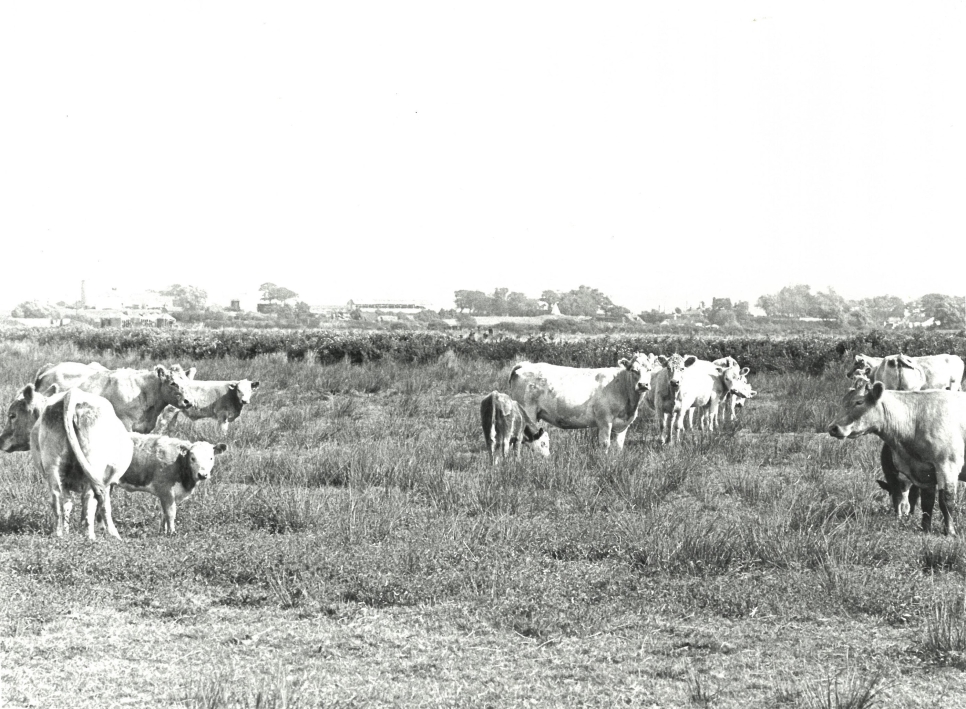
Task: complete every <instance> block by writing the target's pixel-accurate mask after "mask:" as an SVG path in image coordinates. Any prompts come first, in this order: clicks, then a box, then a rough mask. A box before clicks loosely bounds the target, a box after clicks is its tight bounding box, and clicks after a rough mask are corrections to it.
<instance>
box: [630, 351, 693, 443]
mask: <svg viewBox="0 0 966 709" xmlns="http://www.w3.org/2000/svg"><path fill="white" fill-rule="evenodd" d="M690 356H691V355H687V357H690ZM684 360H685V357H684V356H682V355H679V354H677V353H676V352H675V353H674V354H672V355H671V356H670V357H666V356H664V355H659V356H658V357H657V363H658V364H659V365H660V366H659V367H658V368H656V369H655V370H654V371H653V372H652V373H651V385H650V387H648V391H647V392H646V393H645V394H644V397H643V399H642V400H643V403H644V405H645V406H646V407H647V408H649V409H651V410H652V411H654V415H655V420H656V422H657V428H658V432H659V434H660V436H661V440H664V436H665V431H666V430H667V431H669V430H670V426H671V414H672V412H673V411H674V392H675V391H676V389H677V387H678V386H679V385H680V384H681V376H682V375H683V374H684Z"/></svg>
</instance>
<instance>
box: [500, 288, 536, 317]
mask: <svg viewBox="0 0 966 709" xmlns="http://www.w3.org/2000/svg"><path fill="white" fill-rule="evenodd" d="M506 305H507V315H514V316H517V317H525V316H528V315H540V314H541V313H542V312H543V310H541V309H540V303H539V302H538V301H537V300H536V299H534V298H528V297H527V296H525V295H524V294H523V293H517V292H512V293H510V294H508V295H507V297H506Z"/></svg>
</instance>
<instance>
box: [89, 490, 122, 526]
mask: <svg viewBox="0 0 966 709" xmlns="http://www.w3.org/2000/svg"><path fill="white" fill-rule="evenodd" d="M91 489H92V490H93V492H94V497H95V498H97V506H98V508H99V509H100V510H101V513H102V515H103V517H104V526H105V527H106V528H107V533H108V534H109V535H111V536H112V537H114V538H115V539H120V538H121V535H120V534H118V532H117V527H115V526H114V518H113V516H112V514H111V488H110V486H107V485H99V484H97V485H95V484H91ZM87 536H88V537H90V538H91V539H94V523H93V520H91V521H90V523H89V526H88V529H87Z"/></svg>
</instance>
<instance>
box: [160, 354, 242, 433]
mask: <svg viewBox="0 0 966 709" xmlns="http://www.w3.org/2000/svg"><path fill="white" fill-rule="evenodd" d="M194 372H195V368H194V367H192V368H191V369H189V370H188V371H187V375H188V377H189V379H190V381H189V382H188V383H187V384H186V385H185V395H186V397H187V398H188V400H189V401H190V402H191V406H190V407H189V408H188V409H185V410H183V411H182V410H181V409H178V408H176V407H174V406H168V407H166V408H165V409H164V411H163V412H162V414H161V416H160V417H159V418H158V424H157V427H156V429H155V430H156V431H157V432H159V433H163V432H164V431H166V430H167V429H168V426H170V425H171V423H172V422H173V421H174V419H175V418H176V417H177V416H178V413H179V412H181V413H184V415H185V416H187V417H188V418H190V419H191V420H192V421H198V420H200V419H206V418H210V419H214V420H215V421H217V422H218V428H219V430H220V431H221V432H222V433H227V432H228V424H229V423H231V422H232V421H234V420H235V419H237V418H238V417H239V416H240V415H241V412H242V409H243V408H245V406H247V405H248V404H250V403H251V400H252V395H253V394H254V392H255V390H256V389H258V382H253V381H251V380H248V379H238V380H235V381H198V380H196V379H193V378H192V377H193V375H194Z"/></svg>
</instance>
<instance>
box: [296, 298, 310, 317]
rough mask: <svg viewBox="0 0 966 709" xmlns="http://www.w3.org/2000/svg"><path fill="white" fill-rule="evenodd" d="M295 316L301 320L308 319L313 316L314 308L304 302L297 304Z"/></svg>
mask: <svg viewBox="0 0 966 709" xmlns="http://www.w3.org/2000/svg"><path fill="white" fill-rule="evenodd" d="M295 314H296V315H297V316H298V317H300V318H307V317H309V316H310V315H311V314H312V308H311V307H309V304H308V303H306V302H305V301H304V300H300V301H299V302H298V303H296V304H295Z"/></svg>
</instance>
